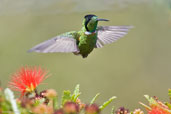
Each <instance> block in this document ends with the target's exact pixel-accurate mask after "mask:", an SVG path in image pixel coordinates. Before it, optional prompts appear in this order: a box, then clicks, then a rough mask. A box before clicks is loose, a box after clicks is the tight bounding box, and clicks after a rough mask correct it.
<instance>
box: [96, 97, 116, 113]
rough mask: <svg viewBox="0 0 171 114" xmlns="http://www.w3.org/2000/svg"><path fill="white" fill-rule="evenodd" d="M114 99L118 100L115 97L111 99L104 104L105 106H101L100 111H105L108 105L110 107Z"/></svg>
mask: <svg viewBox="0 0 171 114" xmlns="http://www.w3.org/2000/svg"><path fill="white" fill-rule="evenodd" d="M114 99H116V97H115V96H113V97H112V98H110V99H109V100H108V101H106V102H104V103H103V105H101V106H100V107H99V108H100V110H103V109H104V108H105V107H106V106H107V105H109V104H110V103H111V102H112V101H113V100H114Z"/></svg>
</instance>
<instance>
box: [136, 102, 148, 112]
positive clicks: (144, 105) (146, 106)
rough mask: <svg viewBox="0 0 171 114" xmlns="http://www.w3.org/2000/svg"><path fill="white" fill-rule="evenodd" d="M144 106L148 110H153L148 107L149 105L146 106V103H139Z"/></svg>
mask: <svg viewBox="0 0 171 114" xmlns="http://www.w3.org/2000/svg"><path fill="white" fill-rule="evenodd" d="M139 103H140V104H141V105H142V106H144V107H145V108H146V109H147V110H151V107H149V106H147V105H145V104H144V103H142V102H139Z"/></svg>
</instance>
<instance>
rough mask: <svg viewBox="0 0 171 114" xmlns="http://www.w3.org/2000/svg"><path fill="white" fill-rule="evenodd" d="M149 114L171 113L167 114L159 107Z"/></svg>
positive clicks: (153, 108)
mask: <svg viewBox="0 0 171 114" xmlns="http://www.w3.org/2000/svg"><path fill="white" fill-rule="evenodd" d="M148 114H170V112H167V111H165V110H163V109H162V108H159V107H152V109H151V110H149V111H148Z"/></svg>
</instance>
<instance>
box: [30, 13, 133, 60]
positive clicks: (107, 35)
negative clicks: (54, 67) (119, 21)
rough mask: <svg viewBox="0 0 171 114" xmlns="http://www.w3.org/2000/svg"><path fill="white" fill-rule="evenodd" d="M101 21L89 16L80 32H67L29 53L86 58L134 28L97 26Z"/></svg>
mask: <svg viewBox="0 0 171 114" xmlns="http://www.w3.org/2000/svg"><path fill="white" fill-rule="evenodd" d="M99 21H109V20H107V19H100V18H98V17H97V16H96V15H93V14H89V15H86V16H85V17H84V19H83V23H82V29H81V30H80V31H71V32H66V33H63V34H61V35H58V36H55V37H54V38H51V39H49V40H47V41H44V42H42V43H40V44H38V45H36V46H35V47H33V48H31V49H30V50H29V51H28V52H39V53H55V52H63V53H74V54H75V55H81V56H82V57H83V58H86V57H87V56H88V55H89V54H90V53H91V52H92V51H93V49H94V48H102V47H103V46H104V45H106V44H110V43H113V42H115V41H116V40H118V39H120V38H122V37H123V36H125V35H126V34H127V32H128V31H129V29H130V28H132V26H97V25H98V22H99Z"/></svg>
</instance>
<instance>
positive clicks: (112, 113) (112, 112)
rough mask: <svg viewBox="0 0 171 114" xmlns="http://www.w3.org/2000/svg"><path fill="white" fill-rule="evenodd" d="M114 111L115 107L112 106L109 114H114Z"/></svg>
mask: <svg viewBox="0 0 171 114" xmlns="http://www.w3.org/2000/svg"><path fill="white" fill-rule="evenodd" d="M114 111H115V107H114V106H113V107H112V110H111V114H114Z"/></svg>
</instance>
